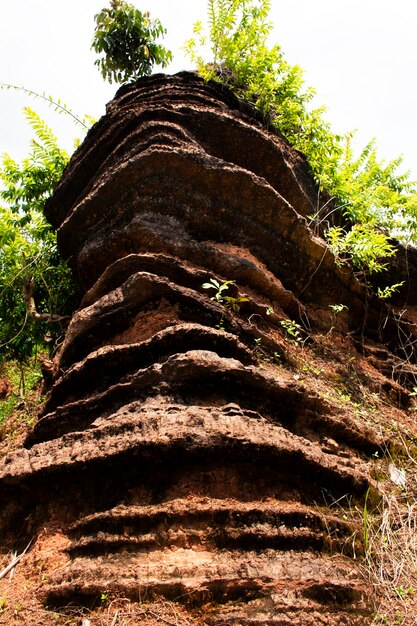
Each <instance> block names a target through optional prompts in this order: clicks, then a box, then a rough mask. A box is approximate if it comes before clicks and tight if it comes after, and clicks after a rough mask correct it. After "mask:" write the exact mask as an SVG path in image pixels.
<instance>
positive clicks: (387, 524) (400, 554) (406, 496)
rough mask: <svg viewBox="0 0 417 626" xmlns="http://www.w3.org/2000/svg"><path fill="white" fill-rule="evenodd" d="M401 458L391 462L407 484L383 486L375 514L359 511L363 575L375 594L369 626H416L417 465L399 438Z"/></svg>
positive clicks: (387, 484)
mask: <svg viewBox="0 0 417 626" xmlns="http://www.w3.org/2000/svg"><path fill="white" fill-rule="evenodd" d="M403 444H404V446H403V450H402V456H401V457H400V458H397V459H396V460H395V461H396V462H395V461H394V459H392V458H391V459H390V460H391V462H394V463H395V464H396V465H397V466H401V469H403V470H404V471H405V475H406V480H407V482H406V486H405V487H403V488H398V487H396V488H394V487H393V486H392V485H390V484H389V483H388V482H387V483H386V484H385V485H384V487H385V493H383V496H382V500H381V503H380V505H379V506H378V508H377V509H376V510H373V511H372V512H369V511H367V510H366V507H365V510H364V516H363V520H364V536H365V547H366V553H365V557H364V561H363V567H362V570H363V574H364V576H365V577H366V578H367V579H368V580H369V581H370V582H371V584H372V585H373V588H374V590H375V598H376V611H375V618H374V622H373V623H374V624H384V625H386V626H411V625H416V624H417V489H416V485H417V461H416V460H415V458H414V456H413V454H412V453H411V451H410V447H409V446H408V445H407V444H406V442H405V440H403Z"/></svg>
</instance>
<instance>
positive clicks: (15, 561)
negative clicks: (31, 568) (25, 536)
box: [0, 539, 32, 580]
mask: <svg viewBox="0 0 417 626" xmlns="http://www.w3.org/2000/svg"><path fill="white" fill-rule="evenodd" d="M31 545H32V539H31V540H30V541H29V543H28V545H27V546H26V548H25V549H24V550H23V552H21V553H20V554H19V555H18V556H15V557H14V558H13V559H12V560H11V561H10V563H9V565H7V567H5V568H4V570H2V571H1V572H0V580H1V579H2V578H4V577H5V576H6V575H7V574H8V573H9V572H10V570H12V569H13V568H14V567H15V565H17V564H18V563H19V561H20V559H21V558H22V556H24V555H25V554H26V552H27V551H28V550H29V548H30V546H31Z"/></svg>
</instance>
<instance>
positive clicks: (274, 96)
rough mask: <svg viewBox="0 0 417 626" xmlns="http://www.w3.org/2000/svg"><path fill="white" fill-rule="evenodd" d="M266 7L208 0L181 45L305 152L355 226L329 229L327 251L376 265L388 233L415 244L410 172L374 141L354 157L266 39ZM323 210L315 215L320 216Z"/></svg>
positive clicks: (208, 74) (258, 0)
mask: <svg viewBox="0 0 417 626" xmlns="http://www.w3.org/2000/svg"><path fill="white" fill-rule="evenodd" d="M270 8H271V2H270V0H208V34H207V33H206V32H205V29H204V27H203V25H202V24H201V22H197V23H196V24H195V25H194V38H192V39H190V40H189V41H188V42H187V43H186V46H185V50H186V52H187V53H188V55H189V56H190V58H191V59H192V61H193V62H194V63H195V64H196V66H197V70H198V71H199V73H200V74H201V75H202V76H203V77H204V78H205V79H206V80H209V79H212V80H215V81H218V82H221V83H224V84H227V85H228V86H229V87H230V88H231V89H232V90H233V91H234V92H235V93H236V94H237V95H238V96H239V97H241V98H244V99H245V100H249V101H250V102H251V103H253V104H254V105H255V107H256V108H257V109H258V110H260V111H261V112H262V113H263V114H264V115H265V117H266V119H267V121H268V122H269V123H270V124H271V125H272V126H273V127H275V128H276V129H277V130H279V131H280V132H281V133H282V134H283V135H284V136H285V137H286V139H287V140H288V141H289V143H290V144H291V145H292V146H294V147H295V148H296V149H297V150H300V151H301V152H303V153H304V154H305V156H306V158H307V161H308V163H309V165H310V167H311V169H312V172H313V174H314V176H315V178H316V181H317V182H318V183H319V185H320V187H321V188H325V189H326V190H327V191H328V192H330V194H331V195H332V196H333V198H335V199H336V202H337V206H338V208H339V209H340V210H341V212H342V213H343V214H344V216H345V218H346V219H347V222H348V223H350V224H351V225H353V224H356V225H357V227H356V228H352V227H351V226H350V227H349V226H348V227H347V228H346V229H339V230H337V231H335V232H334V233H333V235H331V234H329V235H328V237H329V240H330V241H331V242H332V243H335V242H337V246H336V245H335V246H334V250H335V251H338V252H339V253H344V254H349V255H350V257H351V258H352V261H353V263H354V264H355V265H356V266H357V267H359V268H360V269H366V270H367V271H368V272H375V271H380V270H381V269H383V268H384V262H383V261H380V260H378V259H381V258H383V257H385V258H386V257H387V256H390V255H392V254H394V247H393V246H392V245H391V244H390V241H389V238H390V237H389V235H390V233H393V234H395V236H397V237H398V238H400V239H402V240H403V241H405V242H406V243H413V244H414V245H417V190H416V184H415V183H414V182H412V181H410V179H409V173H406V174H399V173H398V168H399V166H400V165H401V160H402V159H401V158H398V159H395V160H393V161H390V162H388V163H386V162H384V161H383V160H380V159H378V156H377V152H376V148H375V142H374V141H371V142H369V143H368V145H366V146H365V148H364V149H363V150H362V151H361V152H360V154H359V156H355V154H354V151H353V149H352V138H353V136H354V133H352V132H348V133H346V134H344V135H338V134H335V133H334V132H333V131H332V129H331V127H330V124H329V123H328V122H327V121H326V120H325V118H324V112H325V109H324V108H323V107H320V108H313V107H312V103H311V101H312V98H313V96H314V90H312V89H311V88H305V86H304V81H303V73H302V70H301V69H300V67H299V66H298V65H290V64H289V63H288V62H287V61H286V60H285V57H284V54H283V52H282V50H281V48H280V46H278V45H274V46H272V47H271V46H269V44H268V40H269V36H270V34H271V30H272V24H271V23H270V22H269V21H268V15H269V11H270ZM207 48H209V49H210V52H211V57H212V59H211V61H210V62H207V61H206V54H207ZM325 209H326V207H323V211H325ZM323 211H322V212H323ZM322 212H320V211H319V213H318V215H316V216H314V218H315V219H317V220H322V219H323V215H322ZM342 240H343V242H342Z"/></svg>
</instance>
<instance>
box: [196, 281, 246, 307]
mask: <svg viewBox="0 0 417 626" xmlns="http://www.w3.org/2000/svg"><path fill="white" fill-rule="evenodd" d="M234 284H235V281H234V280H226V281H225V282H224V283H219V281H218V280H216V279H215V278H210V282H208V283H204V284H203V285H202V287H203V289H214V290H215V291H216V293H215V294H214V296H212V297H211V298H210V300H215V301H216V302H220V304H222V305H223V306H224V307H225V308H226V309H232V311H234V312H235V313H239V311H240V305H241V303H242V302H249V298H246V297H244V296H239V295H238V296H237V297H234V296H226V295H225V293H224V292H225V291H227V290H228V289H229V285H234Z"/></svg>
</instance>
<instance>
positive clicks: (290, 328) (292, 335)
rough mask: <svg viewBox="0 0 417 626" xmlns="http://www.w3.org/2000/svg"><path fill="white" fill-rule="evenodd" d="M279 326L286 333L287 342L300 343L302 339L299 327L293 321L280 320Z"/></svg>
mask: <svg viewBox="0 0 417 626" xmlns="http://www.w3.org/2000/svg"><path fill="white" fill-rule="evenodd" d="M280 324H281V326H282V327H283V329H284V330H285V331H286V333H287V335H288V339H289V341H291V342H292V343H301V342H302V340H303V337H302V335H301V326H300V324H297V322H294V320H281V321H280Z"/></svg>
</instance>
